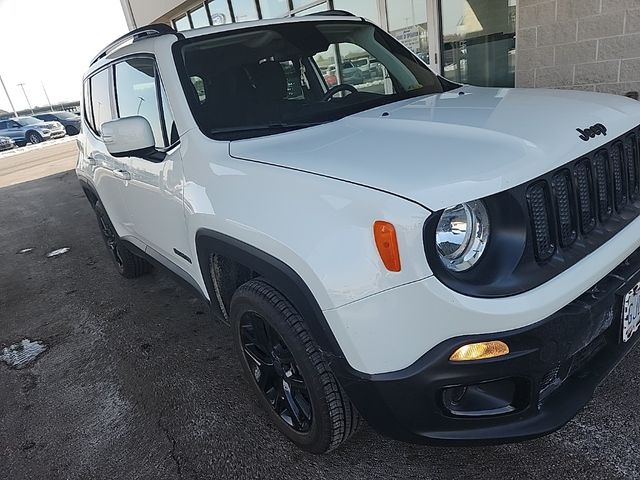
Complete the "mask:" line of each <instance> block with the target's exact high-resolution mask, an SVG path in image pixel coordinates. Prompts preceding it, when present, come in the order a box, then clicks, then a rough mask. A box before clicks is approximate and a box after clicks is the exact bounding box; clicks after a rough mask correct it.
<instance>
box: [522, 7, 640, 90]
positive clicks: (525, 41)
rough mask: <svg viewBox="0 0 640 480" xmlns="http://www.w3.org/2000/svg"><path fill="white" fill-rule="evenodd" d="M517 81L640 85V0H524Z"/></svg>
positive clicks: (528, 84)
mask: <svg viewBox="0 0 640 480" xmlns="http://www.w3.org/2000/svg"><path fill="white" fill-rule="evenodd" d="M517 8H518V15H517V18H518V26H517V32H516V50H517V54H516V86H518V87H541V88H568V89H580V90H588V91H596V92H606V93H617V94H625V93H627V92H632V91H636V92H638V91H640V0H518V7H517Z"/></svg>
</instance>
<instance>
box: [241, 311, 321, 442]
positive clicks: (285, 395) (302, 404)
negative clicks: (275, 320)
mask: <svg viewBox="0 0 640 480" xmlns="http://www.w3.org/2000/svg"><path fill="white" fill-rule="evenodd" d="M240 340H241V342H242V350H243V353H244V358H245V360H246V361H247V364H248V365H249V370H250V372H251V374H252V376H253V379H254V380H255V382H256V384H257V385H258V388H259V389H260V391H261V392H262V394H263V395H264V397H265V398H266V399H267V401H268V402H269V404H270V405H271V408H273V410H274V411H275V413H276V414H277V415H278V416H279V417H280V418H281V419H282V420H283V421H284V422H285V423H286V424H287V425H288V426H289V427H290V428H292V429H293V430H295V431H296V432H300V433H306V432H308V431H309V430H310V429H311V424H312V420H313V411H312V408H311V400H310V396H309V390H308V389H307V386H306V383H305V381H304V378H303V377H302V374H301V373H300V369H299V368H298V365H297V363H296V361H295V359H294V358H293V355H292V354H291V351H290V350H289V348H288V347H287V345H286V344H285V343H284V340H282V337H280V335H279V334H278V332H276V331H275V330H274V329H273V327H271V325H269V324H268V323H267V322H266V321H265V320H264V319H263V318H262V317H260V316H259V315H258V314H256V313H247V314H245V315H244V316H243V317H242V319H241V321H240Z"/></svg>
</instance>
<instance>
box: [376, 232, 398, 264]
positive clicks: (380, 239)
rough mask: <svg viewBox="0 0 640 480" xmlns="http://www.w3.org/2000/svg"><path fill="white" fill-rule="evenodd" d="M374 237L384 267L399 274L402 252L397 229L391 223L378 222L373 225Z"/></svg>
mask: <svg viewBox="0 0 640 480" xmlns="http://www.w3.org/2000/svg"><path fill="white" fill-rule="evenodd" d="M373 236H374V238H375V240H376V247H378V253H379V254H380V258H381V259H382V263H384V266H385V267H386V268H387V270H389V271H390V272H399V271H400V250H399V249H398V238H397V237H396V229H395V227H394V226H393V225H392V224H391V223H389V222H382V221H377V222H375V223H374V224H373Z"/></svg>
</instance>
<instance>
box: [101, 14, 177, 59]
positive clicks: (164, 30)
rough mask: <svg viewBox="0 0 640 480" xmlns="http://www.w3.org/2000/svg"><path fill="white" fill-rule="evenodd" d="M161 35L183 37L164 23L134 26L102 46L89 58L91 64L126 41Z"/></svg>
mask: <svg viewBox="0 0 640 480" xmlns="http://www.w3.org/2000/svg"><path fill="white" fill-rule="evenodd" d="M162 35H175V36H176V37H178V38H179V39H180V38H183V35H182V34H181V33H178V32H177V31H176V30H174V29H173V28H172V27H170V26H169V25H165V24H164V23H156V24H154V25H146V26H144V27H140V28H136V29H135V30H132V31H130V32H129V33H126V34H124V35H123V36H121V37H120V38H118V39H117V40H114V41H113V42H111V43H110V44H109V45H107V46H106V47H105V48H103V49H102V50H101V51H100V53H99V54H98V55H96V56H95V57H94V59H93V60H91V64H90V65H93V64H94V63H96V62H97V61H98V60H100V59H102V58H104V57H106V56H107V55H108V54H109V53H110V52H112V51H113V50H115V49H116V48H118V47H119V46H120V45H122V44H123V43H126V42H128V41H129V40H133V41H134V42H136V41H138V40H142V39H144V38H153V37H160V36H162Z"/></svg>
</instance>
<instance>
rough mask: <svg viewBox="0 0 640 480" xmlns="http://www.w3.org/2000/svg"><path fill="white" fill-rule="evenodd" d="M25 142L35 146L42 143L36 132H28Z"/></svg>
mask: <svg viewBox="0 0 640 480" xmlns="http://www.w3.org/2000/svg"><path fill="white" fill-rule="evenodd" d="M27 140H29V143H32V144H33V145H37V144H38V143H41V142H42V140H43V138H42V135H40V134H39V133H38V132H29V133H28V134H27Z"/></svg>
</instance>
